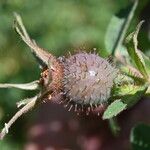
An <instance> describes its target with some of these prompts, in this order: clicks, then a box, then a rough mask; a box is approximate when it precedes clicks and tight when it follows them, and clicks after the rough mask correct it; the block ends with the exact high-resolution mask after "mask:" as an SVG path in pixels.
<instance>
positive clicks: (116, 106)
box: [103, 99, 127, 119]
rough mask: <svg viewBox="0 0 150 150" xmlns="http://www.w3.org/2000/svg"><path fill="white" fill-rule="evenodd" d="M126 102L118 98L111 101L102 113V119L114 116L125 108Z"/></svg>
mask: <svg viewBox="0 0 150 150" xmlns="http://www.w3.org/2000/svg"><path fill="white" fill-rule="evenodd" d="M126 106H127V104H125V103H123V102H122V101H121V100H120V99H119V100H115V101H114V102H112V103H111V104H110V105H109V106H108V107H107V109H106V111H105V112H104V114H103V119H110V118H112V117H115V116H116V115H118V114H119V113H120V112H122V111H123V110H124V109H126Z"/></svg>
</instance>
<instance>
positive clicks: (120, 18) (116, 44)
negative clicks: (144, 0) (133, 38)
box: [105, 0, 138, 55]
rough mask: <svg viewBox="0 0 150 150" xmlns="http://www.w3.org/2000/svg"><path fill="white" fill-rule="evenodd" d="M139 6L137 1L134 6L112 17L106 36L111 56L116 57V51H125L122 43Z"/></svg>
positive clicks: (106, 44) (107, 47) (136, 0)
mask: <svg viewBox="0 0 150 150" xmlns="http://www.w3.org/2000/svg"><path fill="white" fill-rule="evenodd" d="M137 5H138V0H135V2H134V4H132V5H131V6H128V7H127V8H126V9H124V10H121V11H120V12H119V13H118V14H116V15H115V16H113V17H112V19H111V21H110V23H109V25H108V28H107V31H106V35H105V47H106V49H107V50H108V51H109V53H110V54H112V55H114V54H115V51H116V50H120V49H121V50H122V49H123V50H124V49H125V47H124V46H123V45H122V42H123V40H124V38H125V34H126V31H127V29H128V27H129V25H130V22H131V20H132V18H133V15H134V12H135V9H136V8H137Z"/></svg>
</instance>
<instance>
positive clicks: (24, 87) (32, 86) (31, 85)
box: [0, 80, 39, 90]
mask: <svg viewBox="0 0 150 150" xmlns="http://www.w3.org/2000/svg"><path fill="white" fill-rule="evenodd" d="M0 88H17V89H22V90H36V89H38V88H39V81H38V80H36V81H33V82H30V83H22V84H10V83H1V84H0Z"/></svg>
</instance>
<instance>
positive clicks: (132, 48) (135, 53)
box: [126, 21, 148, 79]
mask: <svg viewBox="0 0 150 150" xmlns="http://www.w3.org/2000/svg"><path fill="white" fill-rule="evenodd" d="M142 24H143V21H141V22H140V23H139V24H138V26H137V27H136V30H135V31H134V32H133V33H131V34H130V35H129V36H128V37H127V38H126V46H127V50H128V53H129V55H130V57H131V59H132V61H133V62H134V64H135V65H136V67H137V68H138V70H139V71H140V72H141V74H142V75H143V76H144V77H145V78H146V79H147V78H148V73H147V71H146V66H145V62H144V59H143V56H142V54H141V52H140V51H139V49H138V40H137V36H138V33H139V30H140V28H141V25H142Z"/></svg>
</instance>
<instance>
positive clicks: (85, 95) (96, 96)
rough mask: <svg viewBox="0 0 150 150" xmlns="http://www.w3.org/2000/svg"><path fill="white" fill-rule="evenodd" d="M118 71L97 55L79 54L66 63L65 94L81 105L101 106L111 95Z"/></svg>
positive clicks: (69, 99)
mask: <svg viewBox="0 0 150 150" xmlns="http://www.w3.org/2000/svg"><path fill="white" fill-rule="evenodd" d="M116 75H117V71H116V69H115V68H114V67H113V66H112V65H111V64H110V63H109V62H108V61H107V60H106V59H104V58H101V57H99V56H98V55H96V54H91V53H90V54H88V53H78V54H75V55H72V56H70V57H69V58H67V59H66V61H65V62H64V78H63V92H64V93H65V96H66V98H67V99H68V101H70V102H73V103H74V104H79V105H100V104H103V103H104V102H106V101H107V100H108V98H109V97H110V95H111V88H112V87H113V81H114V79H115V78H116Z"/></svg>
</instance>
